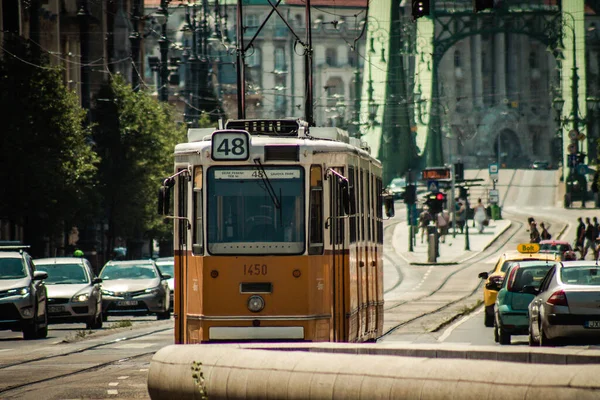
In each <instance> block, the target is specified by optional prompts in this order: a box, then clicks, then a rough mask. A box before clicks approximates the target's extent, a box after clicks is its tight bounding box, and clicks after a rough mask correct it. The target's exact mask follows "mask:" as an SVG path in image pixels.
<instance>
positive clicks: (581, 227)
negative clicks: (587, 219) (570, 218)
mask: <svg viewBox="0 0 600 400" xmlns="http://www.w3.org/2000/svg"><path fill="white" fill-rule="evenodd" d="M577 222H578V225H577V231H576V234H575V243H574V245H575V246H573V247H574V248H575V251H578V252H579V253H580V254H583V241H584V239H585V224H584V223H583V218H581V217H579V218H577ZM582 258H583V256H582Z"/></svg>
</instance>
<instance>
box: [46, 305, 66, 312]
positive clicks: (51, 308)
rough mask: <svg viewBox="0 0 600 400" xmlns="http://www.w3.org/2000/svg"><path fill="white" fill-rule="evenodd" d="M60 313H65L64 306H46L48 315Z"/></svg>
mask: <svg viewBox="0 0 600 400" xmlns="http://www.w3.org/2000/svg"><path fill="white" fill-rule="evenodd" d="M61 311H65V306H48V312H49V313H58V312H61Z"/></svg>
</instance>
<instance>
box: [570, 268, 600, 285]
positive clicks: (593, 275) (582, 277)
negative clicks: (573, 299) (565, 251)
mask: <svg viewBox="0 0 600 400" xmlns="http://www.w3.org/2000/svg"><path fill="white" fill-rule="evenodd" d="M599 270H600V267H597V266H595V265H586V266H583V265H582V266H573V267H566V268H562V269H561V270H560V280H561V281H562V282H563V283H566V284H569V285H589V286H600V273H599Z"/></svg>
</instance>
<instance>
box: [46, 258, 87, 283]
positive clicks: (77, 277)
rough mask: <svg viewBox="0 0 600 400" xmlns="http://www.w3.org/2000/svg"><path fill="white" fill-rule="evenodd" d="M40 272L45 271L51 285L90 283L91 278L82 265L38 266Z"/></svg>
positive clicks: (47, 280)
mask: <svg viewBox="0 0 600 400" xmlns="http://www.w3.org/2000/svg"><path fill="white" fill-rule="evenodd" d="M35 266H36V268H37V270H38V271H44V272H46V273H47V274H48V278H47V279H45V280H44V281H45V282H46V284H49V285H59V284H75V283H89V277H88V274H87V273H86V271H85V269H84V268H83V265H81V264H74V263H72V264H36V265H35Z"/></svg>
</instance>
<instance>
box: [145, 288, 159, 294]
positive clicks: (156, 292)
mask: <svg viewBox="0 0 600 400" xmlns="http://www.w3.org/2000/svg"><path fill="white" fill-rule="evenodd" d="M144 292H145V293H146V294H158V293H159V292H160V288H159V287H155V288H150V289H146V290H144Z"/></svg>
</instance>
